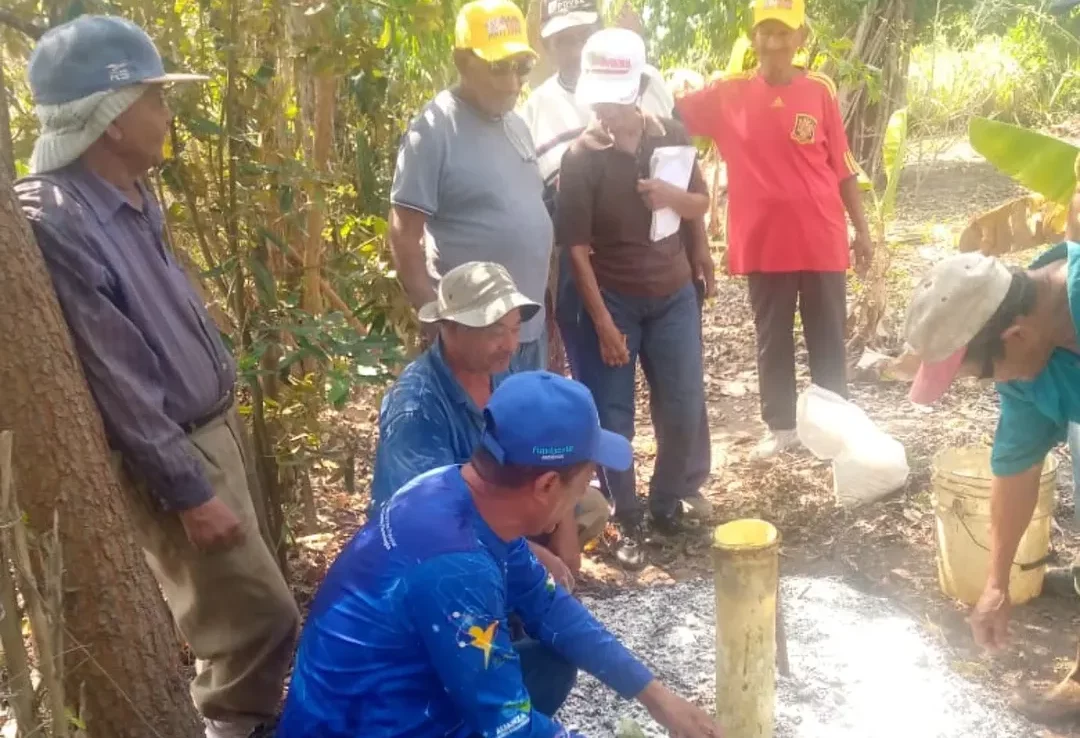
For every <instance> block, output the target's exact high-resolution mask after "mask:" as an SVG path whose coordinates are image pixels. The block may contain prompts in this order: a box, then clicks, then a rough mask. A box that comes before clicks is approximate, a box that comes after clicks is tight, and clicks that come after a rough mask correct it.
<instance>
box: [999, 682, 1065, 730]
mask: <svg viewBox="0 0 1080 738" xmlns="http://www.w3.org/2000/svg"><path fill="white" fill-rule="evenodd" d="M1011 704H1012V708H1013V709H1014V710H1016V711H1017V712H1019V713H1020V714H1021V715H1023V716H1024V717H1026V718H1028V719H1029V720H1031V721H1033V722H1036V723H1043V724H1046V725H1050V724H1056V723H1064V722H1071V721H1075V720H1080V681H1077V680H1076V677H1075V676H1073V675H1070V676H1069V677H1066V678H1065V679H1064V680H1062V681H1061V682H1060V683H1059V684H1058V685H1057V686H1056V687H1054V688H1053V689H1051V690H1050V691H1049V692H1045V693H1043V694H1041V695H1033V696H1020V697H1017V698H1014V699H1013V700H1012V702H1011Z"/></svg>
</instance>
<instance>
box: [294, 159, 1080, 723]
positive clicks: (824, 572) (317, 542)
mask: <svg viewBox="0 0 1080 738" xmlns="http://www.w3.org/2000/svg"><path fill="white" fill-rule="evenodd" d="M900 190H901V192H900V201H899V204H898V208H897V217H896V222H895V223H894V224H893V226H892V228H891V229H890V241H892V242H894V244H893V246H892V249H893V258H894V263H893V270H892V274H891V277H890V297H889V299H890V305H889V317H888V318H887V319H886V321H885V322H884V325H885V328H886V330H887V331H888V332H889V335H890V338H889V339H886V340H885V341H883V344H884V348H886V349H893V350H896V349H897V348H898V346H899V338H898V335H897V333H898V327H899V326H900V325H901V318H900V316H901V315H902V311H903V309H904V307H905V306H906V301H907V295H908V293H909V292H910V290H911V288H912V286H913V285H914V282H915V281H916V280H917V278H918V277H919V276H920V275H921V274H922V273H923V272H924V271H925V270H926V269H927V268H928V266H929V265H930V264H932V263H933V262H934V261H936V260H938V259H940V258H942V257H943V256H945V255H947V254H949V253H951V252H952V251H953V242H952V239H953V238H954V237H955V235H956V234H957V233H958V232H959V230H960V228H962V227H963V226H964V225H965V224H966V223H967V221H968V218H969V217H970V216H971V215H972V214H974V213H976V212H979V211H982V210H985V209H989V208H991V207H994V206H996V205H999V204H1001V203H1002V202H1003V201H1005V200H1006V199H1008V198H1009V197H1010V196H1013V195H1015V194H1018V193H1019V190H1018V188H1017V187H1016V186H1015V185H1014V184H1013V183H1012V182H1011V181H1009V180H1008V179H1007V178H1005V177H1003V176H1001V175H1000V174H998V173H996V172H995V171H994V170H993V169H992V168H991V167H990V166H989V165H988V164H986V163H985V162H983V161H981V160H979V159H978V157H977V156H976V155H974V154H973V153H972V152H971V151H970V149H969V148H968V147H967V146H966V145H964V144H962V143H959V144H954V145H950V142H930V143H927V144H924V145H921V146H918V147H916V150H915V151H912V152H911V156H910V157H909V165H908V167H907V169H906V170H905V173H904V176H903V180H902V184H901V188H900ZM1029 257H1030V254H1019V255H1015V256H1014V257H1012V258H1015V259H1016V260H1018V261H1022V260H1023V259H1026V258H1029ZM858 289H859V285H858V283H857V280H854V278H853V281H852V283H851V290H852V292H853V293H854V292H856V291H857V290H858ZM718 292H719V294H718V295H717V297H716V298H715V299H714V300H712V301H711V302H710V303H709V304H708V305H707V306H706V315H705V319H704V322H705V326H704V330H705V347H706V383H707V384H706V387H707V393H708V398H709V417H710V424H711V432H712V452H713V453H712V456H713V468H712V475H711V478H710V480H709V482H708V485H707V488H706V489H705V490H704V492H705V494H706V495H707V496H708V497H709V498H710V499H711V500H712V502H713V503H714V505H715V521H714V522H716V523H721V522H724V521H727V520H731V519H735V518H742V517H759V518H763V519H766V520H769V521H771V522H773V523H774V524H775V525H776V526H777V527H778V528H779V529H780V531H781V534H782V536H783V540H784V547H783V551H782V570H783V573H784V574H785V575H799V576H810V577H834V578H839V579H841V580H842V581H845V582H847V583H848V584H850V585H852V586H853V587H855V588H857V589H859V590H861V591H863V592H865V593H868V594H872V595H875V596H881V597H886V598H888V599H889V600H890V601H891V602H892V603H894V604H895V605H896V606H897V607H898V608H900V609H901V610H902V611H904V612H906V613H907V614H908V615H910V616H912V618H913V619H914V620H917V621H918V622H919V623H921V625H922V629H923V632H924V634H925V635H926V636H927V637H928V638H932V639H934V640H935V641H936V642H938V643H940V645H941V647H942V648H943V649H944V651H945V652H946V653H947V654H948V656H949V659H950V662H951V665H952V668H953V670H954V671H955V672H956V674H957V675H958V676H960V677H961V678H963V679H967V680H971V681H975V682H978V683H980V684H982V685H985V686H987V687H988V688H990V689H991V690H992V691H993V692H994V693H995V694H996V695H997V696H998V697H999V698H1001V699H1007V698H1008V697H1010V696H1011V695H1012V694H1013V693H1014V692H1015V691H1016V690H1018V689H1032V688H1034V689H1038V688H1041V687H1045V686H1048V685H1049V684H1052V683H1053V682H1054V681H1056V680H1057V679H1059V678H1061V677H1062V676H1063V675H1064V674H1065V673H1066V672H1067V671H1068V668H1069V666H1070V664H1071V660H1072V656H1073V654H1075V648H1076V632H1077V624H1078V623H1080V599H1075V598H1073V599H1063V598H1053V597H1042V598H1039V599H1037V600H1035V601H1034V602H1032V603H1030V604H1029V605H1026V606H1023V607H1020V608H1017V610H1016V612H1015V622H1014V627H1013V633H1014V646H1013V648H1011V649H1010V650H1009V651H1008V652H1007V653H1004V654H1001V655H999V656H995V657H990V656H987V655H985V654H982V653H980V652H979V650H978V649H976V647H975V646H974V643H973V642H972V639H971V636H970V633H969V630H968V627H967V624H966V622H965V616H966V609H965V608H964V607H962V606H960V605H958V604H957V603H955V602H953V601H951V600H949V599H947V598H946V597H945V596H944V595H942V594H941V592H940V590H939V588H938V583H937V571H936V564H935V542H934V513H933V509H932V506H931V498H930V494H929V487H930V482H929V476H930V471H929V466H930V460H931V458H932V456H933V455H934V454H935V453H937V452H938V451H940V450H942V449H945V448H949V447H952V446H959V445H967V444H988V443H989V441H990V438H991V436H992V434H993V430H994V425H995V422H996V416H997V410H996V397H995V394H994V392H993V390H992V389H990V388H988V387H984V386H981V385H978V384H976V383H973V382H972V383H962V384H961V385H960V386H959V387H957V388H955V389H954V391H952V392H951V393H950V394H949V396H948V397H947V398H946V399H945V400H944V401H943V402H942V403H940V404H939V405H938V406H935V407H934V408H931V409H926V408H919V407H917V406H915V405H913V404H911V403H910V402H909V401H908V400H907V398H906V392H907V386H906V385H904V384H901V383H896V382H882V381H871V382H866V381H859V380H858V379H857V378H856V379H855V380H854V381H853V382H852V388H851V390H852V399H853V400H854V401H855V402H856V403H857V404H858V405H859V406H860V407H862V408H863V409H864V410H865V411H866V412H867V413H868V414H869V415H870V416H871V417H872V418H873V419H874V420H875V421H876V422H878V423H879V425H880V426H881V427H882V428H883V429H885V430H886V431H888V432H889V433H891V434H893V435H894V436H895V437H896V438H898V439H899V440H900V441H901V442H903V444H904V445H905V447H906V450H907V456H908V462H909V464H910V467H911V475H910V478H909V481H908V483H907V485H906V486H905V487H904V489H903V490H901V491H900V492H899V493H896V494H894V495H892V496H891V497H889V498H888V499H886V500H884V501H882V502H879V503H875V504H873V505H870V506H867V507H864V508H861V509H859V510H857V511H853V512H852V511H845V510H842V509H840V508H838V507H837V506H836V504H835V503H834V499H833V492H832V479H831V471H830V467H829V466H828V464H827V463H825V462H819V461H817V460H815V459H813V457H811V456H809V455H805V454H798V455H788V456H785V457H783V458H781V459H778V460H775V461H772V462H768V463H754V462H751V461H750V460H749V458H748V454H749V450H750V448H751V447H752V445H753V442H754V441H755V440H756V439H757V437H758V436H759V434H760V433H761V432H762V430H763V427H762V426H761V424H760V422H759V419H758V396H757V384H756V372H755V361H754V337H753V330H752V328H751V326H752V322H751V318H750V312H749V306H748V303H747V299H746V290H745V285H744V284H743V282H742V281H741V280H739V279H732V278H723V279H721V280H720V283H719V288H718ZM798 361H799V364H800V370H799V371H800V382H801V383H802V384H803V385H805V384H806V383H808V381H809V378H808V376H807V374H806V370H805V367H806V363H805V351H804V350H800V353H799V359H798ZM375 399H376V398H375V397H374V396H373V397H372V398H369V400H368V401H367V402H361V403H357V404H356V405H354V406H353V407H352V408H350V409H349V411H348V412H347V413H346V415H345V417H344V419H343V420H342V422H343V423H344V424H345V425H347V426H348V428H349V435H350V436H351V437H352V438H353V442H354V443H355V444H356V445H357V447H358V448H359V452H358V454H357V457H356V479H357V484H356V493H355V494H350V493H348V492H346V491H345V490H344V488H343V485H342V484H341V483H340V482H336V483H333V484H327V485H321V486H320V488H319V490H318V505H319V515H320V520H321V521H322V522H323V523H324V524H325V525H324V530H327V531H332V532H326V533H321V534H317V535H313V536H308V537H304V538H301V539H299V545H298V546H297V547H296V550H295V552H294V554H293V561H292V565H293V566H292V572H293V580H294V581H293V584H294V588H295V590H296V591H297V594H298V596H299V598H300V599H301V600H302V601H304V600H306V599H308V598H309V597H310V595H311V594H312V592H313V591H314V588H315V587H317V585H318V582H319V581H320V580H321V578H322V575H323V573H324V571H325V567H326V566H327V564H328V562H329V561H331V560H332V558H333V556H334V554H336V552H337V550H338V549H339V548H340V547H341V545H342V544H343V543H344V542H345V541H346V540H347V539H348V537H349V536H351V534H352V533H353V532H354V531H355V530H356V529H357V528H358V527H359V526H360V525H362V523H363V520H364V516H363V509H364V507H365V506H366V501H367V499H366V486H367V481H368V478H369V476H370V465H371V460H372V457H373V449H374V442H375V433H376V423H375V419H376V415H375V412H376V406H375V405H374V403H373V401H374V400H375ZM634 446H635V450H636V457H637V460H638V478H639V486H640V488H641V492H642V494H644V491H645V489H646V487H647V482H648V479H649V475H650V472H651V465H652V461H653V457H654V455H655V441H654V438H653V434H652V430H651V427H650V423H649V416H648V399H647V390H646V389H645V388H644V385H642V387H641V392H640V393H639V404H638V433H637V438H636V439H635V441H634ZM1059 453H1061V452H1059ZM1061 461H1062V469H1063V470H1065V471H1064V473H1062V474H1061V475H1060V479H1059V492H1060V503H1059V507H1058V511H1057V515H1056V517H1057V524H1056V525H1055V530H1054V537H1053V547H1054V550H1055V552H1056V553H1057V554H1058V557H1059V560H1060V561H1061V562H1062V563H1069V562H1071V560H1072V557H1073V554H1074V553H1076V552H1078V551H1080V539H1078V538H1077V535H1076V533H1075V532H1074V529H1073V523H1072V517H1073V510H1072V493H1071V484H1069V482H1070V481H1071V480H1070V479H1069V474H1068V471H1067V469H1068V457H1067V453H1061ZM709 530H710V529H709V528H707V527H703V528H702V529H701V530H700V531H698V532H696V533H695V534H691V535H687V536H684V537H679V538H674V539H667V540H664V541H663V542H662V543H661V544H658V545H657V546H656V547H654V548H652V549H650V555H651V560H652V562H653V563H652V565H651V566H649V567H648V568H647V569H646V570H645V571H643V572H641V573H639V574H633V575H631V574H626V573H624V572H622V571H621V570H619V569H618V568H617V567H615V566H613V560H612V558H611V557H610V555H609V551H608V547H607V545H606V544H605V543H604V542H601V543H600V544H599V545H598V546H595V547H594V548H593V549H592V550H590V551H589V552H588V554H587V557H586V559H587V560H586V562H585V565H584V572H583V581H582V582H581V583H580V587H581V591H582V593H583V594H584V596H586V597H589V598H592V599H594V600H602V599H604V598H608V597H612V596H615V595H617V594H618V593H619V592H621V591H624V590H626V589H627V588H635V587H637V588H640V587H662V586H666V585H670V584H672V583H675V582H682V581H686V580H690V579H695V578H699V577H702V576H707V575H708V574H709V573H710V572H711V559H710V550H709ZM881 668H882V669H883V670H887V669H888V664H887V663H884V662H883V663H881ZM1078 727H1080V726H1078ZM964 735H975V734H974V733H965V734H964ZM1037 735H1039V736H1041V737H1043V738H1053V737H1054V736H1069V735H1080V729H1077V728H1073V729H1066V730H1065V731H1064V732H1053V731H1046V732H1042V733H1038V734H1037Z"/></svg>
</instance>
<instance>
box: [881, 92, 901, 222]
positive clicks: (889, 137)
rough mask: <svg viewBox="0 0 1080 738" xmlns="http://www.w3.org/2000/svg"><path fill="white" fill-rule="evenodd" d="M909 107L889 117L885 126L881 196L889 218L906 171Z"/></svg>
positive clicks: (882, 209) (885, 213)
mask: <svg viewBox="0 0 1080 738" xmlns="http://www.w3.org/2000/svg"><path fill="white" fill-rule="evenodd" d="M907 135H908V109H907V108H900V109H899V110H896V111H894V112H893V114H892V115H891V116H890V117H889V124H888V125H887V126H886V127H885V141H884V142H883V144H882V148H881V159H882V163H883V164H884V165H885V194H884V195H882V196H881V214H882V215H883V216H884V217H885V218H889V217H891V216H892V214H893V209H894V208H895V207H896V190H897V188H898V187H899V186H900V173H901V172H903V171H904V159H905V157H906V155H907Z"/></svg>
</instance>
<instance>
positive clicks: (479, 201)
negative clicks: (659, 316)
mask: <svg viewBox="0 0 1080 738" xmlns="http://www.w3.org/2000/svg"><path fill="white" fill-rule="evenodd" d="M390 202H391V203H393V204H394V205H400V206H402V207H406V208H410V209H412V210H419V211H420V212H422V213H424V214H425V215H427V216H428V218H427V228H426V232H425V238H424V247H425V251H426V254H427V265H428V272H429V273H430V274H431V276H432V279H438V277H439V275H441V274H445V273H446V272H447V270H449V269H453V268H454V267H456V266H458V265H459V264H464V263H465V262H467V261H493V262H496V263H497V264H502V265H503V266H504V267H506V269H507V271H509V272H510V276H511V277H513V278H514V282H516V283H517V286H518V289H519V290H521V291H522V292H523V293H525V295H527V296H528V297H529V299H531V300H535V301H536V302H538V303H540V304H541V305H543V304H544V290H545V288H546V287H547V279H548V267H549V265H550V262H551V244H552V239H553V235H554V234H553V231H552V224H551V218H550V217H549V216H548V212H547V208H546V207H545V206H544V183H543V180H541V178H540V170H539V168H538V167H537V164H536V149H535V148H534V147H533V142H532V136H531V135H530V134H529V129H528V127H526V125H525V122H524V121H523V120H522V119H521V118H520V117H518V115H517V113H507V114H506V115H504V116H503V117H502V118H500V119H497V120H495V119H492V118H489V117H486V116H484V115H483V114H481V113H480V112H478V111H477V110H475V109H473V108H472V107H471V106H470V105H469V104H468V103H466V102H464V101H462V100H461V99H460V98H458V97H457V96H455V95H454V94H453V93H452V92H451V91H449V90H443V91H442V92H440V93H439V94H438V95H436V96H435V99H434V100H432V101H431V102H430V103H428V104H427V105H426V106H425V107H424V109H423V111H421V113H420V115H418V116H417V117H416V119H414V120H413V121H412V123H411V124H410V125H409V130H408V132H407V133H406V135H405V137H404V138H403V139H402V143H401V149H400V150H399V151H398V160H397V169H396V170H395V172H394V185H393V188H392V189H391V192H390ZM543 326H544V312H543V311H540V312H539V313H537V315H536V317H534V318H532V319H531V320H529V321H528V322H527V323H525V324H524V325H523V326H522V328H521V340H522V342H528V341H535V340H537V339H539V338H540V333H541V331H542V330H543Z"/></svg>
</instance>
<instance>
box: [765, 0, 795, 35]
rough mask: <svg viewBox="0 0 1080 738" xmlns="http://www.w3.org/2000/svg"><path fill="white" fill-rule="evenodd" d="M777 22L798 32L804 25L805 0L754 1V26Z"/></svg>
mask: <svg viewBox="0 0 1080 738" xmlns="http://www.w3.org/2000/svg"><path fill="white" fill-rule="evenodd" d="M767 20H777V21H780V22H781V23H783V24H784V25H785V26H787V27H788V28H792V29H795V30H798V29H800V28H802V27H803V24H804V23H806V0H754V25H755V26H756V25H758V24H759V23H761V22H763V21H767Z"/></svg>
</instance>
